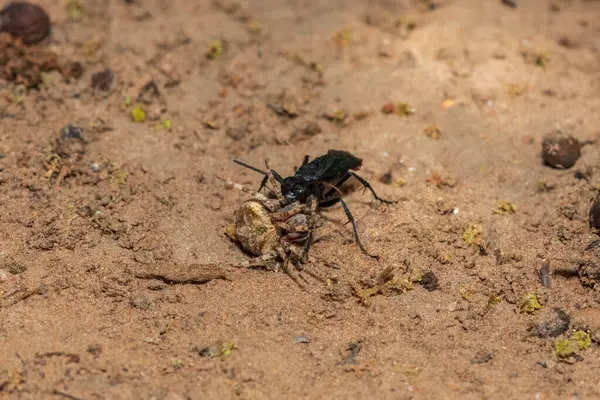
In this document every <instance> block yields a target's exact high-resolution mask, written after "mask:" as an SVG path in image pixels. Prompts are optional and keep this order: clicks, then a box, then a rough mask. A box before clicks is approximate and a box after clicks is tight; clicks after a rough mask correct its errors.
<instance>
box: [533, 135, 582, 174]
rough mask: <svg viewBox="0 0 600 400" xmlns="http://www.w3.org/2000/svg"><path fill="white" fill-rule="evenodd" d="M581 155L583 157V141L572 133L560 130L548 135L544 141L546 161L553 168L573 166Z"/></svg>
mask: <svg viewBox="0 0 600 400" xmlns="http://www.w3.org/2000/svg"><path fill="white" fill-rule="evenodd" d="M579 157H581V143H580V142H579V140H577V139H576V138H574V137H572V136H570V135H564V134H562V133H560V132H558V133H556V134H552V135H548V136H546V137H545V138H544V140H543V142H542V158H543V160H544V163H546V164H547V165H549V166H551V167H553V168H560V169H567V168H571V167H572V166H573V165H575V163H576V162H577V160H578V159H579Z"/></svg>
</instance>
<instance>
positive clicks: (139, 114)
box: [131, 105, 146, 123]
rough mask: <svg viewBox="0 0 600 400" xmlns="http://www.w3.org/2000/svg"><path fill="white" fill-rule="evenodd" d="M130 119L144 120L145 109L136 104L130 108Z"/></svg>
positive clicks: (135, 120)
mask: <svg viewBox="0 0 600 400" xmlns="http://www.w3.org/2000/svg"><path fill="white" fill-rule="evenodd" d="M131 119H132V120H133V122H137V123H140V122H144V121H145V120H146V111H144V108H143V107H142V106H140V105H137V106H135V107H133V108H132V109H131Z"/></svg>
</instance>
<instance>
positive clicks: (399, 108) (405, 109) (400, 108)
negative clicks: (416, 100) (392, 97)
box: [396, 103, 416, 117]
mask: <svg viewBox="0 0 600 400" xmlns="http://www.w3.org/2000/svg"><path fill="white" fill-rule="evenodd" d="M415 112H416V110H415V109H414V108H412V107H411V106H410V104H408V103H398V104H397V105H396V114H398V115H402V116H404V117H408V116H409V115H412V114H414V113H415Z"/></svg>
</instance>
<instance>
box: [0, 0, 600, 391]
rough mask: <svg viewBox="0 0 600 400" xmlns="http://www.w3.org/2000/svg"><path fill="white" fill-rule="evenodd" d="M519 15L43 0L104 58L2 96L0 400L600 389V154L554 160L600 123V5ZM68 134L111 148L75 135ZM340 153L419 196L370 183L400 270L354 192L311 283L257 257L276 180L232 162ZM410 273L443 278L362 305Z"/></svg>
mask: <svg viewBox="0 0 600 400" xmlns="http://www.w3.org/2000/svg"><path fill="white" fill-rule="evenodd" d="M517 3H518V4H517V7H516V8H512V7H509V6H507V5H504V4H502V3H501V2H500V1H492V0H486V1H476V0H460V1H459V0H456V1H443V2H442V1H436V2H435V4H436V5H437V7H435V8H433V7H429V5H428V3H427V2H425V1H388V0H379V1H369V2H368V1H364V2H360V1H357V0H344V1H338V0H315V1H299V0H296V1H294V0H290V1H274V0H263V1H249V2H240V3H236V2H229V1H222V2H221V1H216V2H212V3H211V2H208V1H198V2H191V1H183V0H175V1H172V2H164V1H156V0H154V1H153V0H147V1H146V0H134V1H133V2H125V1H117V0H105V1H100V0H86V1H84V2H83V3H80V4H82V5H83V6H84V8H83V16H82V19H81V20H79V21H77V20H75V21H74V20H73V19H72V17H73V16H74V15H75V14H74V13H73V9H71V13H69V10H68V8H67V7H65V5H64V4H63V2H53V1H41V2H40V3H39V4H41V5H42V6H44V7H45V8H46V10H47V11H48V13H49V14H50V16H51V20H52V22H53V34H52V36H51V38H50V39H48V40H47V41H45V42H43V43H41V44H39V45H38V47H41V48H43V49H45V50H48V51H52V52H54V53H56V54H57V55H58V56H59V57H60V59H61V60H70V61H78V62H80V63H81V64H82V65H83V67H84V72H83V75H82V76H81V77H80V78H79V79H75V78H73V77H71V78H69V79H65V78H64V77H63V76H61V75H60V74H57V73H49V74H48V75H44V82H43V83H42V84H41V85H40V87H39V89H31V90H29V91H27V92H26V93H21V92H19V93H18V95H15V92H16V91H17V89H19V88H15V84H14V83H13V82H6V81H3V82H2V85H1V88H0V90H1V91H2V100H1V102H2V103H1V107H2V108H1V109H2V119H1V121H0V128H1V129H0V132H1V148H0V150H1V153H2V158H1V159H0V168H1V172H0V196H1V197H0V205H1V215H0V223H1V229H2V232H3V235H1V236H0V251H1V253H0V259H1V262H0V398H7V399H8V398H11V399H12V398H15V399H17V398H18V399H21V398H22V399H40V398H49V399H61V398H62V399H133V398H136V399H140V398H143V399H169V400H176V399H207V398H211V399H229V398H232V399H233V398H239V399H281V398H289V399H296V398H298V399H300V398H305V399H309V398H310V399H315V398H321V399H329V398H331V399H333V398H336V399H339V398H345V399H358V398H379V399H409V398H410V399H412V398H414V399H451V398H461V399H484V398H485V399H557V398H565V399H567V398H568V399H591V398H598V396H600V378H599V377H600V374H599V372H600V357H599V356H600V348H599V347H598V344H597V343H596V342H595V341H592V343H591V345H589V343H587V344H586V343H585V342H586V340H584V339H585V338H584V339H581V338H580V340H579V342H578V341H573V340H574V339H573V337H574V336H573V335H574V332H575V330H584V331H585V330H586V329H588V331H586V332H588V333H589V334H590V335H591V337H592V338H593V337H594V336H595V332H596V331H595V330H594V329H598V328H600V313H599V311H598V307H599V304H598V303H599V302H600V296H599V295H598V291H597V289H598V288H594V283H595V282H594V279H591V280H590V279H584V278H585V277H578V269H577V263H574V262H571V261H573V260H579V259H582V257H585V254H584V249H585V248H586V246H587V245H588V243H590V242H591V241H592V240H593V239H594V238H595V235H593V233H592V232H591V231H590V229H589V227H588V219H587V217H588V210H589V208H590V204H591V202H592V200H593V199H594V197H595V192H596V188H597V186H598V184H600V174H599V173H598V163H597V160H598V158H599V156H600V150H599V148H598V145H595V144H592V145H589V146H585V147H584V148H583V150H582V156H581V158H580V159H579V160H578V161H577V163H576V165H575V166H574V167H572V168H571V169H568V170H559V169H553V168H549V167H548V166H544V165H543V163H542V161H541V158H540V149H541V142H542V138H543V137H544V135H546V134H548V133H550V132H553V131H554V130H556V129H562V130H563V131H566V132H570V133H572V134H573V135H574V136H576V137H577V138H579V139H580V140H592V139H594V138H596V135H597V134H598V131H599V127H600V124H599V122H600V114H599V113H598V110H599V109H600V96H598V94H599V93H600V67H599V66H600V53H599V52H600V2H598V1H581V0H572V1H570V0H564V1H560V0H556V1H545V0H517ZM70 16H71V17H70ZM75 16H76V15H75ZM215 40H221V44H222V45H223V48H222V50H223V51H222V53H221V54H217V55H218V56H217V57H216V58H215V59H210V58H207V52H208V51H209V49H210V48H211V46H213V47H214V44H211V43H213V41H215ZM107 67H109V68H111V69H112V71H113V72H114V82H113V83H112V85H110V90H109V91H102V90H99V89H93V88H92V87H91V80H92V75H93V74H94V73H97V72H99V71H102V70H104V69H105V68H107ZM152 80H153V81H154V82H155V84H156V87H157V88H158V94H156V93H153V92H152V91H148V90H146V91H143V92H144V93H143V95H144V96H143V97H144V98H143V99H138V98H137V96H138V95H139V94H140V90H141V88H143V86H144V85H145V84H146V83H148V82H150V81H152ZM136 100H139V101H137V102H136ZM400 102H405V103H407V105H406V106H404V107H405V111H406V110H408V109H412V110H414V112H413V113H408V115H397V114H393V113H392V114H385V113H383V112H382V107H383V106H384V105H385V104H386V103H400ZM137 103H140V104H141V105H142V107H143V109H144V110H145V113H146V120H145V121H143V122H139V123H136V122H134V121H133V120H132V116H131V109H132V107H134V106H135V105H136V104H137ZM269 104H270V105H273V108H270V107H269ZM275 111H279V114H278V113H277V112H275ZM327 116H329V117H330V118H329V119H328V118H327ZM169 123H170V126H169ZM67 124H72V125H74V126H79V127H81V128H83V132H84V133H83V136H84V139H85V143H83V142H81V141H80V140H78V139H72V140H70V141H69V140H67V141H66V142H68V143H62V142H61V141H59V142H57V140H59V138H60V131H61V129H62V128H63V127H64V126H65V125H67ZM435 124H439V129H437V130H436V129H435ZM427 129H429V130H428V132H430V133H431V132H433V134H430V135H427V134H425V131H426V130H427ZM436 133H439V137H438V135H437V134H436ZM61 143H62V144H61ZM332 148H333V149H343V150H347V151H350V152H352V153H354V154H356V155H357V156H359V157H361V158H363V160H364V165H363V168H362V169H361V172H360V173H361V176H363V177H364V178H365V179H367V180H369V181H370V182H371V183H372V185H373V186H374V188H375V190H376V191H377V193H378V194H379V195H380V196H381V197H385V198H390V199H394V200H398V203H397V204H395V205H389V206H388V205H381V204H378V203H377V202H376V201H373V199H372V197H371V196H370V195H369V194H368V193H362V192H360V191H355V192H353V193H350V194H349V195H348V196H347V202H348V205H349V207H350V209H351V210H352V212H353V213H354V215H355V217H356V220H357V224H358V230H359V234H360V236H361V239H362V240H363V242H364V244H365V246H366V248H367V249H368V250H369V251H370V252H372V253H377V254H379V255H380V256H381V258H380V260H379V261H376V260H374V259H371V258H369V257H366V256H365V255H364V254H362V253H361V252H360V250H359V249H358V247H357V246H356V244H355V243H354V239H353V236H352V231H351V228H350V225H344V223H345V222H346V220H345V216H344V213H343V210H342V209H341V207H339V206H338V207H334V208H332V209H329V210H326V211H323V212H322V213H321V214H320V215H321V218H320V221H321V222H322V224H321V226H320V227H319V228H317V229H316V230H315V236H316V239H317V240H316V241H315V244H314V246H313V248H312V250H311V253H310V259H309V262H308V264H307V265H306V266H305V270H304V271H303V272H301V273H300V274H301V275H302V276H303V277H304V278H305V279H306V282H307V283H305V284H304V285H303V287H301V286H299V285H298V284H296V283H295V282H294V281H293V280H292V279H290V277H289V276H288V275H286V274H285V273H282V272H274V271H268V270H260V269H245V268H238V267H236V266H237V265H240V264H241V263H243V262H244V261H246V260H248V258H249V256H248V255H246V254H244V253H243V252H242V251H241V250H240V248H239V247H238V246H236V245H235V244H234V243H232V242H231V241H230V240H229V239H228V238H227V237H226V236H225V234H224V229H225V227H226V226H227V225H228V224H229V223H230V222H231V221H233V212H234V210H235V209H236V207H238V206H239V205H240V204H241V203H242V202H243V201H244V200H246V199H248V198H249V196H248V195H247V194H244V193H241V192H239V191H236V190H234V189H231V188H227V187H225V185H224V184H223V182H221V181H219V180H218V179H216V176H222V177H226V178H230V179H232V180H234V181H236V182H239V183H242V184H244V185H248V186H249V187H252V188H256V187H257V186H258V184H259V182H260V176H258V175H257V174H256V173H254V172H252V171H249V170H245V169H243V168H241V167H240V166H238V165H236V164H234V163H233V162H232V160H233V159H234V158H240V159H243V160H244V161H246V162H248V163H251V164H254V165H258V166H262V165H263V160H264V159H265V158H268V159H269V160H270V163H271V165H272V166H273V168H274V169H276V170H277V171H279V172H280V173H281V174H282V175H284V176H287V175H291V174H293V168H294V167H295V166H298V165H299V164H300V162H301V161H302V158H303V156H304V155H305V154H309V155H311V156H312V157H315V156H318V155H321V154H324V153H325V152H327V150H328V149H332ZM53 154H59V155H58V156H56V155H54V156H53ZM576 171H578V172H579V174H578V176H579V178H582V177H584V178H585V179H576V177H575V172H576ZM388 172H389V173H391V179H387V180H386V179H383V180H382V178H383V177H384V175H385V174H386V173H388ZM389 177H390V176H389V174H388V178H389ZM500 201H505V202H506V203H504V206H505V207H504V208H505V211H507V212H501V210H500V211H499V202H500ZM511 205H514V207H515V209H514V212H511V210H510V206H511ZM495 211H499V212H495ZM564 260H571V261H564ZM544 262H549V263H550V272H551V274H550V287H549V288H546V287H543V286H542V284H541V281H540V278H539V276H538V272H537V271H538V269H540V267H542V265H543V264H544ZM389 267H393V268H394V274H396V275H397V276H398V277H399V280H400V281H402V279H405V278H406V277H407V276H409V275H411V274H412V277H413V278H415V276H416V275H418V274H419V273H420V274H421V275H424V274H426V273H429V274H428V275H427V276H431V273H433V274H434V275H435V276H436V277H437V280H438V281H437V287H436V288H433V287H431V285H425V284H424V282H420V280H419V278H418V277H417V278H415V279H413V281H414V282H413V283H412V286H411V285H408V282H404V283H403V284H398V285H396V286H394V285H390V286H393V287H391V289H390V290H389V291H380V293H379V294H375V292H377V290H374V291H372V292H373V293H372V294H374V295H373V296H372V297H370V298H368V299H367V300H365V301H361V299H359V297H358V296H357V293H358V292H360V291H361V290H367V291H368V290H369V288H372V287H373V286H374V285H375V289H377V287H376V282H377V277H378V276H379V275H380V274H381V273H382V272H383V271H384V270H385V269H386V268H389ZM580 275H581V274H580ZM588 278H589V277H588ZM592 278H593V276H592ZM405 280H406V279H405ZM394 282H398V281H394ZM391 283H393V282H391ZM409 286H410V287H409ZM353 287H354V288H358V292H357V291H355V290H353V289H352V288H353ZM432 289H433V290H432ZM360 293H364V292H360ZM528 294H533V295H534V296H535V298H536V299H537V300H538V301H539V303H540V306H541V308H538V309H531V310H529V311H532V312H527V310H525V309H526V308H527V307H524V306H523V304H522V301H523V299H524V298H525V297H526V296H527V295H528ZM534 308H535V307H534ZM589 329H591V330H589ZM565 342H566V343H567V345H569V344H570V345H573V346H574V352H573V353H572V354H570V355H568V356H565V357H559V355H558V354H557V352H556V348H557V343H558V344H561V343H562V344H564V343H565ZM582 342H583V343H582ZM219 343H220V344H221V347H220V348H219V346H217V347H214V346H215V345H216V344H217V345H218V344H219ZM580 343H582V346H581V347H580V346H579V344H580ZM588 345H589V346H588ZM211 346H213V347H211ZM221 353H223V354H221Z"/></svg>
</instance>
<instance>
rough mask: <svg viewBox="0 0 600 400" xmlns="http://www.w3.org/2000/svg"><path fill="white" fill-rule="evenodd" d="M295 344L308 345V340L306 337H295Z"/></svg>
mask: <svg viewBox="0 0 600 400" xmlns="http://www.w3.org/2000/svg"><path fill="white" fill-rule="evenodd" d="M296 343H310V339H309V338H307V337H306V336H296Z"/></svg>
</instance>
